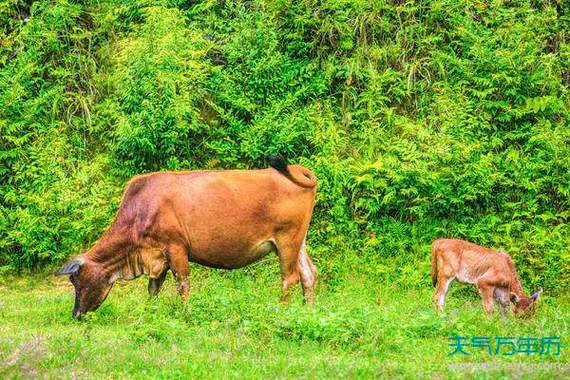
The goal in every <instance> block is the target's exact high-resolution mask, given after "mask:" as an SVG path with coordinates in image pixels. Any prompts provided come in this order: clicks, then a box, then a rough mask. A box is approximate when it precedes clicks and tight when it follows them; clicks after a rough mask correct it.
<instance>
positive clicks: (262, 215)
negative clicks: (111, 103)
mask: <svg viewBox="0 0 570 380" xmlns="http://www.w3.org/2000/svg"><path fill="white" fill-rule="evenodd" d="M267 161H268V163H269V165H270V166H271V168H267V169H261V170H220V171H182V172H158V173H151V174H146V175H141V176H137V177H134V178H133V179H132V180H131V181H130V182H129V183H128V185H127V187H126V189H125V191H124V194H123V198H122V201H121V204H120V206H119V210H118V211H117V214H116V216H115V220H114V221H113V223H112V224H111V226H110V227H109V228H108V229H107V231H106V232H105V233H104V235H103V236H102V237H101V239H100V240H99V241H98V242H97V243H96V244H95V245H94V246H93V247H92V248H91V249H89V250H88V251H87V252H85V253H84V254H83V255H80V256H79V257H78V258H76V259H74V260H72V261H71V262H69V263H67V265H65V266H64V267H62V268H61V269H60V270H59V271H57V272H56V273H55V274H56V275H69V276H70V280H71V282H72V283H73V285H74V287H75V306H74V308H73V317H75V318H78V319H80V318H81V316H83V315H84V314H85V313H87V312H88V311H92V310H95V309H97V308H98V307H99V305H101V303H102V302H103V301H104V300H105V298H106V297H107V295H108V293H109V291H110V290H111V287H112V286H113V283H114V282H115V281H117V280H130V279H133V278H136V277H138V276H140V275H141V274H143V273H144V274H147V275H148V276H149V284H148V291H149V293H150V294H151V295H156V294H157V293H158V291H159V289H160V287H161V285H162V283H163V281H164V279H165V276H166V274H167V271H168V270H169V269H170V270H172V272H173V274H174V277H175V279H176V282H177V288H178V291H179V293H180V294H181V295H182V297H183V299H184V300H186V299H187V297H188V288H189V285H188V271H189V268H188V263H189V261H192V262H196V263H199V264H202V265H206V266H209V267H213V268H224V269H235V268H241V267H244V266H246V265H248V264H251V263H253V262H255V261H257V260H259V259H260V258H262V257H263V256H265V255H267V254H268V253H270V252H275V253H277V255H278V257H279V262H280V266H281V278H282V300H283V301H284V302H288V300H289V291H288V290H289V288H290V287H291V286H292V285H294V284H296V283H298V282H299V279H300V280H301V285H302V289H303V293H304V295H305V301H306V302H307V303H312V302H313V298H314V294H313V289H314V286H315V282H316V278H317V275H316V269H315V267H314V265H313V263H312V262H311V259H310V258H309V256H308V255H307V249H306V246H305V237H306V234H307V229H308V227H309V223H310V221H311V215H312V212H313V206H314V204H315V193H316V185H317V179H316V177H315V176H314V174H313V173H311V171H309V170H308V169H307V168H305V167H303V166H300V165H287V163H286V162H285V161H284V160H283V159H281V158H279V157H275V156H268V157H267Z"/></svg>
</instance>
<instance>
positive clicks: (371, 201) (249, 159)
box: [0, 0, 570, 290]
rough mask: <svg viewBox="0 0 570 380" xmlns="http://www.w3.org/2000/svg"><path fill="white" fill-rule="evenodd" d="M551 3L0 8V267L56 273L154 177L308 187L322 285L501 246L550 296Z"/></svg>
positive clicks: (559, 172)
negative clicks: (195, 173) (462, 245)
mask: <svg viewBox="0 0 570 380" xmlns="http://www.w3.org/2000/svg"><path fill="white" fill-rule="evenodd" d="M569 86H570V3H568V2H565V1H562V0H533V1H531V0H510V1H509V0H504V1H494V2H487V1H483V2H482V1H473V0H433V1H427V0H422V1H420V0H410V1H399V0H391V1H388V0H379V1H368V0H334V1H324V2H323V1H317V0H300V1H285V0H280V1H223V0H207V1H183V0H170V1H167V0H124V1H122V0H121V1H119V0H99V1H90V0H85V1H68V0H52V1H30V0H7V1H3V2H2V3H1V4H0V149H1V150H0V202H1V203H0V268H3V269H4V270H5V271H6V270H22V269H34V268H39V267H42V266H45V265H53V264H56V263H59V262H61V261H62V260H63V259H64V258H65V257H67V256H70V255H73V254H77V253H79V252H80V251H81V250H82V249H85V248H86V247H88V246H89V245H90V244H92V243H93V242H94V241H95V240H96V239H97V238H98V237H99V236H100V234H101V233H102V231H103V230H104V229H105V227H106V226H107V225H108V223H109V222H110V220H111V218H112V216H113V213H114V211H115V210H116V207H117V204H118V201H119V198H120V194H121V191H122V187H123V186H124V184H125V182H126V180H127V179H128V178H129V177H130V176H132V175H134V174H137V173H143V172H148V171H155V170H161V169H188V168H191V169H198V168H209V169H223V168H235V167H243V168H256V167H263V166H265V164H264V162H263V157H264V155H265V154H266V153H279V154H281V155H284V156H286V157H288V158H289V160H290V161H293V162H297V163H302V164H304V165H306V166H308V167H310V168H311V169H312V170H313V171H314V172H315V173H316V174H317V176H318V178H319V181H320V182H319V195H318V205H317V210H316V214H315V218H314V221H313V225H312V228H311V231H310V247H311V250H312V253H313V256H314V257H315V261H316V262H317V264H318V266H319V268H320V271H321V273H322V274H323V275H324V277H325V278H328V280H329V282H330V283H331V284H334V280H335V279H337V278H338V277H339V276H341V274H339V272H343V273H344V274H345V275H347V276H349V275H350V270H348V271H347V270H345V269H343V270H341V269H340V268H352V269H354V268H358V270H359V272H360V273H362V274H364V275H367V276H377V278H378V279H381V278H389V279H391V280H393V281H399V282H401V283H408V284H412V285H413V284H419V283H424V284H428V283H429V280H428V277H429V276H428V274H427V273H428V271H429V269H428V267H429V259H428V257H429V247H430V243H431V241H432V240H433V239H434V238H437V237H443V236H454V237H460V238H466V239H468V240H471V241H473V242H477V243H480V244H484V245H489V246H493V247H497V248H503V249H505V250H507V251H509V252H510V253H511V254H512V255H513V257H514V258H515V261H516V262H517V264H518V267H519V272H520V274H521V277H522V279H523V282H525V284H526V285H527V286H538V285H542V286H545V287H546V288H547V289H550V290H555V289H558V290H561V289H563V288H564V287H565V286H567V285H568V284H570V249H569V248H568V247H569V246H570V174H569V173H570V159H569V158H570V107H569V106H570V89H569Z"/></svg>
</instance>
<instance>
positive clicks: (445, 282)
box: [433, 273, 453, 312]
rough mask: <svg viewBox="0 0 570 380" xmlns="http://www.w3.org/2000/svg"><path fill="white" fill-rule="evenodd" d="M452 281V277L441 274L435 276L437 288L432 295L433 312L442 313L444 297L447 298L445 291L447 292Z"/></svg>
mask: <svg viewBox="0 0 570 380" xmlns="http://www.w3.org/2000/svg"><path fill="white" fill-rule="evenodd" d="M452 281H453V277H447V276H445V275H443V274H442V273H439V274H438V276H437V288H436V289H435V293H434V294H433V301H434V304H435V310H436V311H437V312H441V311H443V305H444V304H445V297H446V296H447V291H448V290H449V285H450V284H451V282H452Z"/></svg>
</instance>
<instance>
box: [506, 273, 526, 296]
mask: <svg viewBox="0 0 570 380" xmlns="http://www.w3.org/2000/svg"><path fill="white" fill-rule="evenodd" d="M510 291H511V292H513V293H515V294H516V295H517V296H519V297H523V296H524V297H526V295H525V294H524V291H523V289H522V285H521V282H520V280H519V276H518V275H517V272H516V271H514V272H513V275H512V279H511V284H510Z"/></svg>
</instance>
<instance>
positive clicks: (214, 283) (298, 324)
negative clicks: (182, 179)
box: [0, 258, 570, 379]
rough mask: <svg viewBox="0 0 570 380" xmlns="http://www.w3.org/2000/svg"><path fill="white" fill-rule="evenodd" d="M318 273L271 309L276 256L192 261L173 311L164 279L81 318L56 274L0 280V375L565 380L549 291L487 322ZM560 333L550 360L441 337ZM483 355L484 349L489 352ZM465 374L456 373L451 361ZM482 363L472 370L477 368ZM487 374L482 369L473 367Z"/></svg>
mask: <svg viewBox="0 0 570 380" xmlns="http://www.w3.org/2000/svg"><path fill="white" fill-rule="evenodd" d="M346 269H347V272H346V273H347V275H346V276H345V278H343V279H342V280H341V281H339V282H336V283H335V282H334V281H327V279H326V278H323V279H322V280H321V282H320V285H319V287H318V292H317V299H316V304H315V305H314V306H313V307H307V306H303V305H302V304H301V295H300V293H301V292H300V290H299V291H298V292H297V297H295V299H294V301H293V302H292V304H291V305H290V306H285V305H283V304H281V303H280V302H278V298H279V280H278V262H277V258H272V259H268V260H266V261H264V262H263V263H262V264H260V265H257V266H253V267H251V268H248V269H244V270H240V271H218V270H211V269H205V268H202V267H199V266H192V270H191V280H192V290H191V297H190V300H189V301H188V303H186V304H181V302H180V299H179V297H178V294H177V292H176V289H175V286H174V281H173V279H172V277H171V276H169V278H168V279H167V282H166V283H165V287H164V289H163V290H162V292H161V294H160V295H159V296H158V298H156V299H149V298H148V295H147V293H146V281H145V280H143V279H138V280H134V281H131V282H120V283H118V284H117V285H115V287H114V289H113V290H112V292H111V294H110V296H109V298H108V299H107V301H106V302H105V303H104V304H103V306H102V307H101V308H100V309H99V310H97V311H96V312H95V313H92V314H88V316H87V317H86V320H84V321H82V322H77V321H75V320H73V319H72V318H71V308H72V303H73V295H72V293H73V290H72V287H71V285H70V284H69V282H68V281H67V279H65V278H63V279H62V278H57V277H53V276H48V277H45V276H36V277H32V278H4V279H3V280H2V282H1V285H0V295H1V298H0V300H1V303H0V377H3V378H86V377H88V378H101V379H103V378H116V379H118V378H133V379H139V378H140V379H142V378H165V379H166V378H205V377H208V378H222V379H226V378H228V379H229V378H236V377H237V378H251V379H261V378H268V377H270V378H307V379H317V378H391V379H398V378H399V379H417V378H435V379H438V378H441V379H448V378H451V379H465V378H476V379H502V378H522V379H562V378H567V377H568V374H569V373H570V354H569V352H570V351H569V350H568V340H567V337H568V332H569V328H570V327H569V321H570V298H569V297H568V295H565V296H560V297H552V296H549V295H548V294H546V295H545V296H544V298H543V299H542V300H541V302H540V306H539V308H538V310H537V314H536V316H535V318H533V319H528V320H525V319H514V318H509V319H505V320H501V319H500V317H499V316H498V313H495V315H494V317H493V318H492V319H487V318H485V317H484V315H483V312H482V308H481V305H480V299H479V297H478V295H477V294H476V291H475V290H474V289H473V288H469V287H465V286H457V285H456V286H453V287H452V289H451V291H450V294H449V297H448V303H447V305H446V306H447V307H446V311H445V312H444V314H442V315H441V316H437V315H436V314H435V312H434V310H433V307H432V304H431V292H432V289H431V288H430V287H428V286H426V287H421V288H414V287H406V286H405V285H402V284H395V283H391V282H390V281H384V282H381V281H380V282H371V281H370V280H369V279H368V278H366V277H365V276H362V275H361V274H359V272H358V268H357V267H353V268H346ZM455 335H460V336H466V337H473V336H489V337H497V336H510V337H517V338H518V337H546V336H558V337H560V338H561V344H562V350H561V355H560V356H556V355H539V354H536V353H534V354H530V355H527V354H525V353H517V354H515V355H513V356H506V355H489V353H488V352H486V351H485V350H484V349H473V348H472V349H467V351H468V352H469V353H470V354H471V355H470V356H464V355H461V354H454V355H450V354H451V352H452V351H453V349H452V347H451V346H450V343H451V340H450V339H449V338H448V337H450V336H455ZM493 349H494V348H493ZM454 365H455V366H461V365H464V366H465V367H456V368H454V367H453V366H454ZM478 366H483V367H478ZM484 366H488V367H484Z"/></svg>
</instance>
